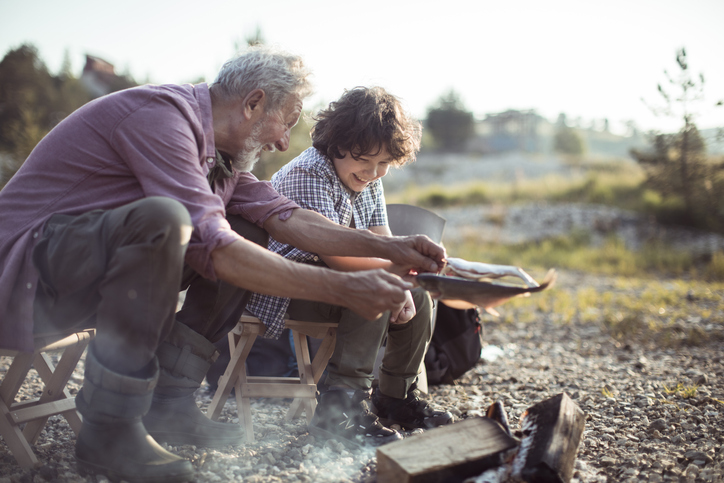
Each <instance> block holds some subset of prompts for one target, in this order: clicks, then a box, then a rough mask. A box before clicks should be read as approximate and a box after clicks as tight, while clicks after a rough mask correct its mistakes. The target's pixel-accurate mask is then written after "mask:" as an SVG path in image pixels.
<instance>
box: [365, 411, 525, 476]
mask: <svg viewBox="0 0 724 483" xmlns="http://www.w3.org/2000/svg"><path fill="white" fill-rule="evenodd" d="M517 446H518V441H517V440H516V439H515V438H512V437H511V436H509V435H508V434H506V433H505V431H503V429H502V428H501V427H500V425H498V423H496V422H495V421H493V420H492V419H489V418H470V419H465V420H463V421H460V422H458V423H454V424H451V425H448V426H441V427H439V428H435V429H431V430H428V431H425V432H424V433H422V434H417V435H414V436H411V437H409V438H407V439H404V440H402V441H399V442H396V443H390V444H387V445H385V446H381V447H379V448H378V449H377V481H378V482H379V483H385V482H390V483H421V482H425V483H426V482H438V481H446V482H447V481H458V482H460V481H462V480H463V479H465V478H466V477H468V476H470V475H475V474H479V473H480V472H482V471H485V470H487V469H488V468H493V467H496V466H499V465H500V464H502V463H504V462H505V461H506V459H507V458H508V452H509V451H510V450H514V449H515V448H516V447H517Z"/></svg>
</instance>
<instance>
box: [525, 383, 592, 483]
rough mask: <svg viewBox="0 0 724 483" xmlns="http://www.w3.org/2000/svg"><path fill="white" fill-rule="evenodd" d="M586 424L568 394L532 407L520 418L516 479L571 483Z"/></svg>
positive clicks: (543, 482)
mask: <svg viewBox="0 0 724 483" xmlns="http://www.w3.org/2000/svg"><path fill="white" fill-rule="evenodd" d="M585 424H586V415H585V414H584V412H583V411H582V410H581V408H579V407H578V405H577V404H576V403H574V402H573V401H572V400H571V398H570V397H568V395H567V394H566V393H561V394H558V395H557V396H553V397H552V398H550V399H547V400H545V401H542V402H539V403H538V404H536V405H534V406H531V407H530V408H529V409H528V410H527V411H526V412H525V414H524V415H523V417H522V418H521V431H522V433H523V439H522V440H521V442H520V449H519V450H518V454H517V455H516V457H515V459H514V460H513V464H512V465H513V476H517V477H519V478H520V479H522V480H523V481H526V482H528V483H568V482H569V481H570V480H571V476H573V466H574V464H575V462H576V453H577V452H578V445H579V444H580V443H581V439H582V437H583V428H584V426H585Z"/></svg>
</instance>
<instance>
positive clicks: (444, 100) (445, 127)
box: [425, 90, 474, 151]
mask: <svg viewBox="0 0 724 483" xmlns="http://www.w3.org/2000/svg"><path fill="white" fill-rule="evenodd" d="M425 125H426V127H427V129H428V130H429V132H430V134H431V135H432V138H433V140H434V141H435V146H436V147H437V148H439V149H441V150H444V151H461V150H464V149H465V144H466V142H467V140H468V139H470V137H471V136H472V135H473V133H474V120H473V114H472V113H471V112H470V111H468V110H466V109H465V106H464V105H463V103H462V100H461V99H460V96H459V95H458V94H457V93H455V91H453V90H451V91H450V92H448V93H447V94H445V95H443V96H441V97H440V99H439V100H438V101H437V103H436V105H435V106H434V107H431V108H430V109H428V111H427V121H426V122H425Z"/></svg>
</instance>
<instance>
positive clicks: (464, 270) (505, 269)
mask: <svg viewBox="0 0 724 483" xmlns="http://www.w3.org/2000/svg"><path fill="white" fill-rule="evenodd" d="M446 262H447V264H446V265H445V268H443V270H442V274H443V275H449V274H454V275H457V276H459V277H463V278H469V279H473V280H480V279H484V278H500V277H506V276H511V277H518V278H520V279H521V280H523V281H524V282H525V284H526V285H527V286H528V287H537V286H538V282H536V281H535V280H533V277H531V276H530V275H528V274H527V273H525V272H524V271H523V269H522V268H519V267H514V266H512V265H495V264H492V263H482V262H470V261H468V260H463V259H462V258H453V257H448V258H447V259H446Z"/></svg>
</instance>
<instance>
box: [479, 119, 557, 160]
mask: <svg viewBox="0 0 724 483" xmlns="http://www.w3.org/2000/svg"><path fill="white" fill-rule="evenodd" d="M551 133H552V126H551V125H550V122H548V121H547V120H546V119H545V118H543V117H542V116H540V115H538V114H537V113H536V112H535V111H534V110H527V111H516V110H512V109H511V110H507V111H504V112H500V113H495V114H487V115H486V116H485V119H483V120H482V121H478V122H477V123H476V124H475V136H474V138H473V139H471V141H470V145H469V150H470V151H474V152H479V153H483V154H487V153H503V152H507V151H522V152H528V153H538V152H542V151H545V150H546V149H547V143H546V141H547V138H549V137H550V136H551Z"/></svg>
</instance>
